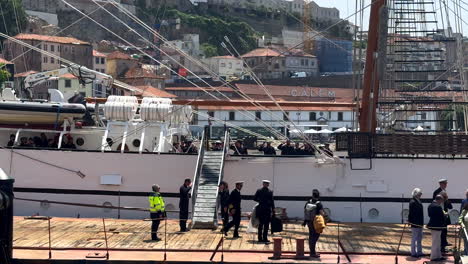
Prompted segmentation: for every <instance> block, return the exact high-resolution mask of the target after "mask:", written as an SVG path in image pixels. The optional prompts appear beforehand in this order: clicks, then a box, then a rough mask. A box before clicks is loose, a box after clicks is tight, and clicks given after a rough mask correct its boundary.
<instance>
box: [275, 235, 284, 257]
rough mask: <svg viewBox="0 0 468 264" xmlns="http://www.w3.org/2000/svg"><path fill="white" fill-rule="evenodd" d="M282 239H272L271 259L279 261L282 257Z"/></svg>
mask: <svg viewBox="0 0 468 264" xmlns="http://www.w3.org/2000/svg"><path fill="white" fill-rule="evenodd" d="M282 243H283V239H282V238H281V237H274V238H273V259H280V258H281V255H282V250H281V245H282Z"/></svg>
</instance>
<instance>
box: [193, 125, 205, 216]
mask: <svg viewBox="0 0 468 264" xmlns="http://www.w3.org/2000/svg"><path fill="white" fill-rule="evenodd" d="M205 137H206V133H205V131H203V133H202V138H201V141H200V150H199V151H198V158H197V165H196V167H195V174H194V175H193V181H192V191H191V194H190V196H191V197H192V211H193V209H194V208H195V203H196V200H197V189H198V188H197V186H198V182H199V179H200V173H201V168H202V166H203V157H204V156H205V147H204V146H205V141H207V140H208V138H205ZM192 218H193V214H192Z"/></svg>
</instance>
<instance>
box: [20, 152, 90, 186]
mask: <svg viewBox="0 0 468 264" xmlns="http://www.w3.org/2000/svg"><path fill="white" fill-rule="evenodd" d="M11 153H14V154H16V155H19V156H22V157H25V158H27V159H30V160H33V161H36V162H39V163H42V164H45V165H48V166H51V167H54V168H57V169H61V170H64V171H68V172H73V173H75V174H77V175H78V176H80V178H82V179H83V178H84V177H86V175H85V174H84V173H82V172H81V171H80V170H73V169H69V168H65V167H63V166H59V165H56V164H53V163H50V162H47V161H43V160H40V159H37V158H34V157H31V156H28V155H25V154H23V153H20V152H17V151H14V150H13V149H11Z"/></svg>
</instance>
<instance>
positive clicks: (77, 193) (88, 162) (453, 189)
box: [0, 149, 468, 222]
mask: <svg viewBox="0 0 468 264" xmlns="http://www.w3.org/2000/svg"><path fill="white" fill-rule="evenodd" d="M11 151H12V150H9V149H1V150H0V166H1V168H3V169H4V171H5V172H6V173H9V174H11V175H12V176H13V177H14V178H15V187H16V193H15V195H16V197H17V198H28V199H38V200H48V201H59V202H70V203H83V204H95V205H103V204H104V203H106V202H108V203H111V204H112V205H113V206H128V207H147V198H146V194H145V193H146V192H149V191H150V190H151V185H152V184H155V183H157V184H159V185H161V187H162V192H163V193H167V194H166V197H167V198H166V199H167V209H168V210H175V211H176V210H178V200H177V198H175V197H176V195H177V194H178V189H179V186H180V185H181V184H182V182H183V180H184V179H185V178H193V175H194V171H195V167H196V160H197V156H194V155H174V154H160V155H158V154H136V153H135V154H134V153H101V152H70V151H48V150H20V149H15V150H13V151H14V152H13V153H12V152H11ZM24 155H26V156H24ZM31 158H33V159H31ZM34 159H36V160H34ZM40 161H43V162H46V163H49V164H46V163H43V162H40ZM352 163H353V168H361V169H364V168H370V162H369V160H355V159H353V160H352ZM50 164H53V165H57V166H60V167H63V168H66V169H70V170H77V171H78V170H79V171H81V172H82V173H83V174H84V175H86V176H85V177H84V178H80V177H79V176H78V175H77V174H76V173H74V172H70V171H67V170H64V169H62V168H57V167H53V166H51V165H50ZM466 171H468V162H466V160H463V159H456V160H451V159H373V160H372V168H371V169H369V170H352V169H351V168H350V162H349V160H345V162H344V164H343V165H340V164H324V165H319V164H318V163H317V162H316V159H315V158H308V157H303V158H302V157H300V158H288V157H276V158H270V157H245V158H237V157H231V158H229V159H228V160H227V161H226V164H225V171H224V175H225V176H224V180H226V181H227V182H229V183H230V184H231V187H232V186H233V182H235V181H238V180H244V181H245V184H244V189H243V190H242V194H243V195H247V196H252V195H253V194H254V192H255V190H256V189H257V188H258V187H259V186H260V183H261V180H262V179H269V180H271V181H272V188H273V190H274V194H275V197H276V206H277V207H283V208H286V211H287V214H288V216H289V217H298V218H301V217H302V210H303V206H304V201H305V200H306V199H307V197H309V196H310V194H311V190H312V189H314V188H317V189H319V190H320V191H321V193H322V196H324V202H323V203H324V206H325V207H326V208H328V209H329V210H330V215H331V217H332V219H334V220H338V221H346V222H359V221H361V220H362V221H364V222H401V221H402V217H404V216H403V215H404V213H403V214H402V212H403V210H404V209H407V202H401V200H400V198H409V197H410V193H411V190H412V189H413V188H415V187H420V188H422V190H423V193H424V194H423V198H431V197H432V192H433V190H434V189H435V188H436V187H437V180H438V179H439V178H441V177H445V178H448V179H449V187H448V192H449V195H450V197H451V198H452V199H456V202H458V201H459V199H461V198H462V197H463V196H464V191H465V190H466V188H467V186H466V176H465V173H466ZM105 175H114V176H121V179H122V180H121V184H120V185H105V184H102V181H103V180H105V179H104V178H103V176H105ZM111 178H112V177H111ZM115 178H116V177H114V179H115ZM117 178H118V177H117ZM119 194H120V195H119ZM253 205H254V202H253V201H251V200H250V198H249V197H247V199H246V200H244V201H243V205H242V207H243V211H245V212H249V211H251V208H252V207H253ZM426 206H427V204H426ZM373 208H375V209H377V210H378V215H375V214H373V212H375V210H371V209H373ZM458 209H459V206H458V205H457V204H456V205H455V209H454V211H453V212H452V214H453V216H452V217H455V216H456V215H457V213H458V212H457V211H458ZM370 211H372V212H370ZM15 213H16V215H33V214H39V215H47V216H68V217H77V216H80V217H109V218H116V217H118V216H120V217H122V218H144V217H147V213H145V212H138V211H128V210H120V211H118V210H116V209H112V210H111V209H103V208H92V207H77V206H70V205H58V204H53V203H50V204H47V203H43V204H40V203H38V202H29V201H19V200H16V201H15ZM169 215H170V216H173V217H177V214H176V213H172V214H169ZM426 217H427V216H426Z"/></svg>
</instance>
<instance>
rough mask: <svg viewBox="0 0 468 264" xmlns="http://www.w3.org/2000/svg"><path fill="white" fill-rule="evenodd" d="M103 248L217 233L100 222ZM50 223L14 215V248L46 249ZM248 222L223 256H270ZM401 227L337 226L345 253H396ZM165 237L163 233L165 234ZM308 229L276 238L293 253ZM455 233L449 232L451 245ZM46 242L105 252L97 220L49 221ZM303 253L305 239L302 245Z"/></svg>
mask: <svg viewBox="0 0 468 264" xmlns="http://www.w3.org/2000/svg"><path fill="white" fill-rule="evenodd" d="M105 225H106V235H107V246H108V248H109V249H110V250H116V251H117V250H120V251H122V250H124V251H125V250H128V251H163V250H164V249H165V248H166V250H167V251H184V252H190V251H193V252H203V251H213V250H214V249H215V248H216V246H217V244H218V242H219V241H220V239H221V237H222V234H221V233H220V232H219V229H218V230H217V231H212V230H191V231H189V232H186V233H180V232H178V230H179V225H178V222H177V221H176V220H167V226H166V223H165V222H162V223H161V226H160V228H159V231H160V232H159V237H160V238H162V241H159V242H153V241H151V240H150V233H149V232H150V225H151V222H150V221H143V220H116V219H105ZM48 226H49V223H48V221H47V220H36V219H34V220H31V219H25V218H23V217H15V222H14V240H13V245H14V248H15V249H17V250H24V249H48V248H49V228H48ZM246 226H247V222H244V221H243V222H242V226H241V230H240V233H241V236H242V237H241V238H239V239H232V233H231V234H230V236H229V237H227V238H226V239H225V240H224V245H223V250H224V251H225V252H271V251H272V250H273V244H269V245H265V244H263V243H262V244H261V243H258V242H257V241H256V237H257V236H256V234H247V233H245V231H246ZM402 229H403V225H401V224H368V223H365V224H359V223H343V224H340V240H341V243H342V245H343V247H344V249H345V251H346V252H348V253H350V254H380V255H386V254H389V255H390V254H395V252H396V250H397V247H398V243H399V240H400V236H401V233H402ZM166 230H167V233H166V234H165V231H166ZM307 236H308V230H307V228H306V227H302V225H301V224H300V223H297V222H292V223H285V224H284V231H283V232H282V233H277V234H275V237H282V238H283V251H286V252H295V250H296V238H301V237H302V238H307ZM454 237H455V234H453V232H452V233H451V234H450V242H451V243H452V244H455V242H454ZM410 239H411V233H410V230H408V229H407V230H406V232H405V233H404V236H403V240H402V244H401V249H400V252H401V254H403V255H408V254H409V252H410ZM423 241H424V243H423V244H424V253H426V254H428V253H429V252H430V243H431V237H430V233H429V231H428V230H425V232H424V238H423ZM337 242H338V226H337V224H334V223H332V224H329V225H328V226H327V228H326V229H325V231H324V233H323V234H322V236H321V237H320V240H319V243H318V250H319V252H322V253H336V252H337V250H338V248H337V245H338V243H337ZM50 243H51V246H52V249H55V250H80V249H82V250H104V249H105V248H106V240H105V233H104V227H103V221H102V219H74V218H52V219H51V220H50ZM305 248H306V251H308V250H307V249H308V245H307V239H306V245H305Z"/></svg>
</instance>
